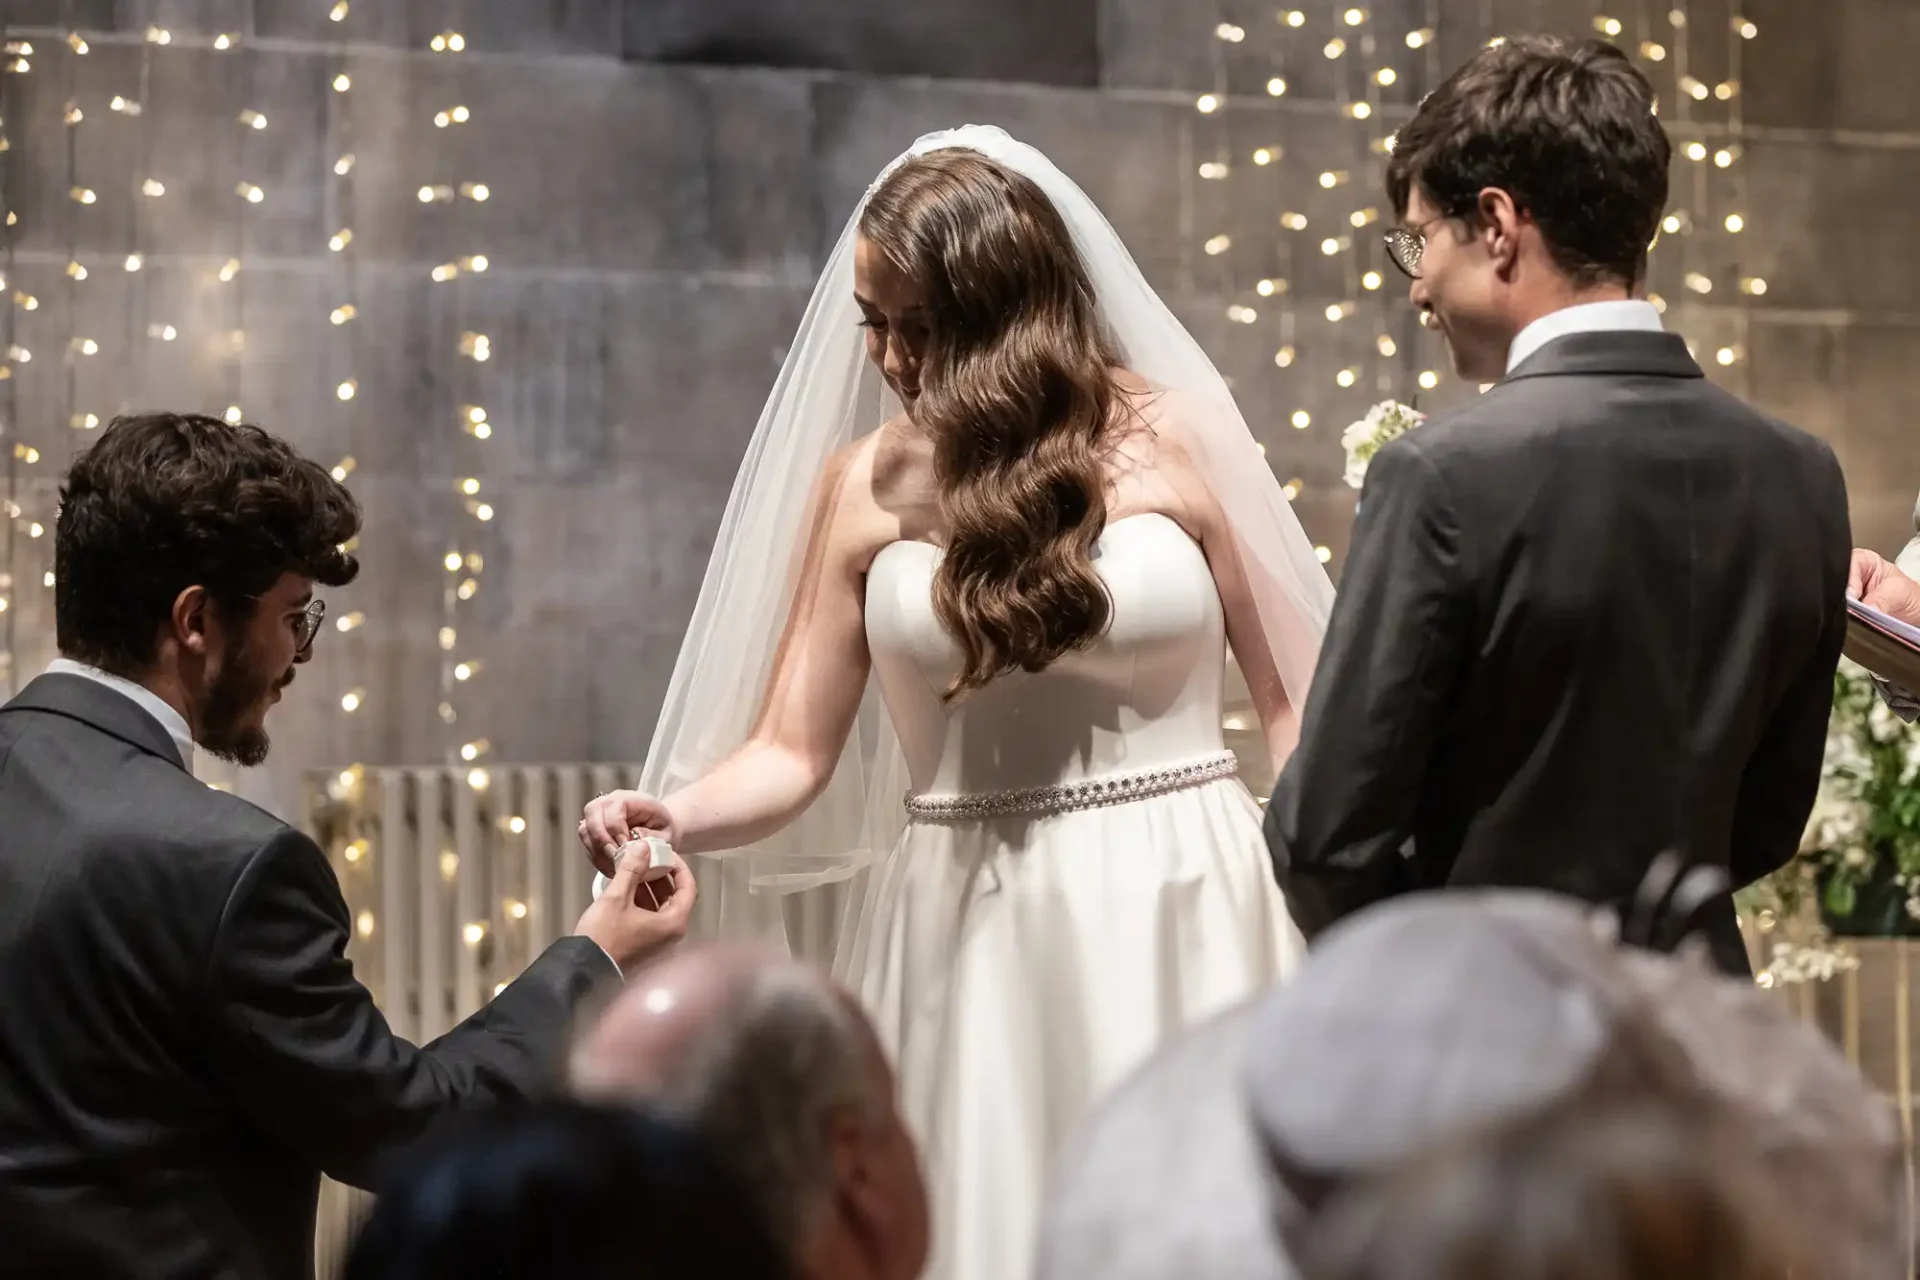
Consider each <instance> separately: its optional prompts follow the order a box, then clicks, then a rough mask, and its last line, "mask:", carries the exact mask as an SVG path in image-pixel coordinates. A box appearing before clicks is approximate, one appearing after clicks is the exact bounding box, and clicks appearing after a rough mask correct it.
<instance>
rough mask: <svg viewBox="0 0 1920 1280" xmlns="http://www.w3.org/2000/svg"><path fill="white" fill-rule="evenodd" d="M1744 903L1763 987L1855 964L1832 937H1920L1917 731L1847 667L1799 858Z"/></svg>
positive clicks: (1747, 892) (1839, 676)
mask: <svg viewBox="0 0 1920 1280" xmlns="http://www.w3.org/2000/svg"><path fill="white" fill-rule="evenodd" d="M1738 900H1739V901H1740V904H1741V907H1742V913H1743V914H1744V915H1745V917H1746V919H1747V920H1748V921H1749V923H1751V924H1752V925H1753V926H1754V927H1755V928H1756V929H1757V930H1758V932H1759V934H1760V935H1761V939H1762V948H1763V951H1764V952H1765V956H1766V960H1767V964H1766V967H1765V968H1764V969H1763V970H1761V972H1760V974H1759V975H1758V976H1759V980H1760V983H1761V985H1762V986H1780V985H1785V984H1788V983H1798V982H1818V981H1824V980H1825V979H1827V978H1829V977H1831V976H1832V975H1833V974H1834V973H1835V972H1841V971H1845V970H1847V969H1850V968H1854V967H1857V966H1858V964H1859V959H1858V957H1857V956H1856V955H1855V954H1854V953H1853V950H1852V947H1851V946H1850V945H1849V944H1848V943H1847V941H1846V940H1845V939H1844V938H1836V937H1835V936H1834V932H1835V931H1836V930H1837V931H1839V932H1842V933H1845V934H1848V935H1851V936H1868V935H1872V936H1889V935H1891V936H1903V935H1904V936H1909V937H1911V936H1915V935H1920V728H1915V727H1913V726H1910V725H1907V724H1904V723H1903V722H1902V721H1901V720H1900V719H1899V717H1897V716H1895V715H1894V714H1893V713H1892V712H1891V711H1890V710H1888V709H1887V706H1886V704H1885V703H1884V702H1883V701H1882V699H1881V698H1880V695H1879V694H1878V693H1877V692H1876V691H1875V689H1874V687H1873V684H1872V682H1871V681H1870V680H1869V679H1868V678H1867V674H1866V672H1865V671H1863V670H1862V669H1861V668H1859V667H1858V666H1856V665H1855V664H1854V663H1852V662H1851V661H1847V660H1844V659H1843V660H1842V661H1841V663H1840V670H1839V671H1838V672H1837V673H1836V674H1835V676H1834V700H1833V716H1832V719H1831V720H1830V722H1829V724H1828V728H1827V749H1826V759H1825V762H1824V765H1823V767H1822V769H1821V773H1820V793H1819V797H1818V798H1817V799H1816V800H1815V802H1814V806H1813V812H1812V813H1811V814H1810V815H1808V819H1807V827H1806V833H1805V835H1804V836H1803V838H1802V840H1801V844H1800V854H1799V856H1798V857H1796V858H1795V859H1794V860H1793V861H1792V862H1790V863H1788V864H1787V865H1786V866H1785V867H1782V868H1781V869H1780V870H1779V871H1776V872H1774V873H1773V874H1772V875H1771V876H1768V877H1767V878H1766V879H1764V880H1762V881H1760V882H1759V883H1758V884H1755V885H1752V886H1749V887H1748V888H1746V889H1744V890H1742V891H1741V893H1740V894H1739V895H1738ZM1902 917H1904V919H1902Z"/></svg>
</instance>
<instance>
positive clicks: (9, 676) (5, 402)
mask: <svg viewBox="0 0 1920 1280" xmlns="http://www.w3.org/2000/svg"><path fill="white" fill-rule="evenodd" d="M26 61H27V59H26V55H25V53H24V52H23V51H22V48H21V46H20V45H19V44H18V43H16V42H15V41H14V40H12V39H10V38H9V36H8V33H7V24H6V19H5V17H4V16H0V64H3V66H0V256H3V257H4V269H3V270H0V299H5V300H7V302H6V305H5V306H4V307H0V317H4V318H0V451H4V452H3V453H0V467H4V468H5V471H6V497H5V499H4V501H5V504H6V505H5V507H4V508H3V509H0V515H4V516H5V517H6V518H5V519H4V520H0V539H4V540H5V544H6V545H5V547H4V549H3V550H4V558H3V559H0V694H4V695H5V696H7V697H12V696H13V692H14V687H15V683H16V673H15V670H14V662H15V657H14V655H15V652H16V645H17V642H18V628H19V625H20V623H19V619H20V611H19V610H18V609H17V608H15V607H14V605H13V599H14V594H15V587H14V583H15V582H16V581H17V574H18V572H19V556H18V553H19V545H18V520H19V515H20V467H21V461H22V459H21V457H20V455H19V454H18V453H17V452H16V450H17V449H18V448H19V447H20V442H19V438H18V436H19V421H20V419H19V407H20V392H19V386H18V383H17V380H16V379H15V378H14V376H13V357H12V352H13V351H14V349H15V347H16V346H17V345H18V344H17V339H16V330H17V317H18V310H17V308H18V306H19V304H18V303H15V302H13V301H12V299H13V298H14V297H15V296H16V293H15V290H16V289H17V285H16V278H17V277H16V276H15V269H16V266H17V264H16V261H15V257H16V255H15V244H16V242H17V232H18V224H19V216H18V215H17V214H16V213H15V211H14V210H15V205H16V203H17V201H16V199H15V192H14V183H15V182H16V181H17V180H18V168H17V165H16V164H15V162H14V160H13V147H12V143H11V141H10V139H9V135H8V128H9V121H11V119H12V118H13V117H12V110H13V94H12V93H10V92H9V87H10V83H11V81H12V76H11V75H10V74H5V72H13V71H17V70H19V69H20V67H21V66H22V65H23V64H25V63H26Z"/></svg>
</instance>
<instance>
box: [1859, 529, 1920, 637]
mask: <svg viewBox="0 0 1920 1280" xmlns="http://www.w3.org/2000/svg"><path fill="white" fill-rule="evenodd" d="M1847 594H1848V595H1849V596H1851V597H1853V598H1854V599H1856V600H1858V601H1859V602H1860V603H1861V604H1864V605H1868V606H1871V607H1872V608H1875V609H1878V610H1879V611H1880V612H1882V613H1884V614H1886V615H1887V616H1888V617H1891V618H1898V619H1899V620H1900V621H1902V622H1904V623H1906V624H1907V625H1909V626H1914V627H1920V582H1915V581H1914V580H1913V579H1912V578H1909V577H1908V576H1907V575H1906V574H1904V573H1902V572H1900V570H1899V569H1898V568H1896V567H1895V566H1894V565H1892V564H1890V563H1888V562H1887V561H1886V560H1885V559H1883V558H1881V557H1880V556H1877V555H1875V554H1874V553H1873V552H1871V551H1868V550H1865V549H1864V548H1861V549H1857V550H1855V551H1854V553H1853V564H1852V566H1851V567H1850V568H1849V570H1848V572H1847Z"/></svg>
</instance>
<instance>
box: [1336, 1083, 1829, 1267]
mask: <svg viewBox="0 0 1920 1280" xmlns="http://www.w3.org/2000/svg"><path fill="white" fill-rule="evenodd" d="M1596 1094H1597V1091H1596ZM1758 1166H1759V1153H1757V1152H1755V1151H1752V1150H1751V1149H1750V1148H1749V1146H1748V1144H1747V1142H1746V1141H1745V1136H1744V1135H1743V1134H1741V1133H1740V1132H1739V1131H1738V1129H1737V1127H1736V1126H1735V1125H1734V1124H1733V1122H1732V1119H1731V1117H1729V1116H1728V1115H1726V1114H1725V1113H1724V1111H1723V1109H1722V1108H1720V1107H1718V1106H1716V1105H1714V1102H1713V1100H1712V1099H1711V1098H1701V1097H1699V1096H1695V1095H1691V1094H1686V1093H1682V1094H1680V1095H1678V1096H1669V1097H1655V1096H1644V1097H1639V1098H1618V1097H1616V1098H1611V1099H1608V1098H1602V1097H1599V1096H1589V1097H1585V1098H1581V1099H1578V1100H1576V1101H1573V1102H1572V1103H1570V1104H1569V1105H1566V1106H1561V1107H1554V1108H1551V1109H1550V1110H1548V1111H1547V1112H1544V1113H1541V1114H1538V1115H1531V1116H1525V1117H1522V1118H1521V1119H1520V1120H1518V1121H1516V1122H1513V1123H1510V1124H1506V1125H1501V1126H1497V1127H1496V1128H1494V1129H1493V1130H1491V1131H1488V1132H1483V1133H1478V1134H1475V1135H1472V1136H1471V1137H1468V1138H1465V1139H1462V1140H1458V1141H1454V1142H1448V1143H1443V1144H1442V1145H1441V1146H1440V1147H1439V1148H1438V1149H1436V1150H1434V1151H1431V1152H1428V1153H1426V1154H1424V1155H1422V1156H1420V1157H1417V1158H1415V1159H1413V1160H1411V1161H1409V1162H1408V1164H1407V1165H1406V1166H1405V1167H1404V1168H1401V1169H1397V1170H1395V1171H1394V1172H1392V1173H1391V1174H1389V1175H1387V1176H1385V1177H1384V1178H1380V1179H1377V1180H1371V1181H1369V1182H1366V1183H1364V1184H1362V1185H1360V1186H1357V1187H1354V1188H1352V1189H1351V1190H1350V1191H1348V1192H1346V1193H1343V1194H1341V1195H1339V1196H1337V1197H1335V1199H1334V1201H1333V1202H1332V1203H1331V1204H1330V1205H1329V1206H1328V1207H1327V1209H1326V1211H1325V1212H1324V1213H1323V1214H1321V1215H1320V1216H1319V1218H1318V1219H1317V1220H1316V1222H1315V1224H1314V1225H1313V1227H1312V1228H1311V1229H1310V1230H1309V1231H1308V1232H1307V1233H1306V1235H1305V1238H1304V1239H1303V1240H1302V1242H1301V1251H1300V1252H1301V1271H1302V1273H1303V1274H1304V1275H1305V1276H1307V1277H1308V1278H1309V1280H1787V1278H1788V1277H1789V1276H1792V1275H1795V1274H1799V1275H1819V1274H1822V1273H1821V1271H1820V1269H1819V1265H1818V1264H1819V1262H1820V1258H1819V1256H1818V1252H1817V1246H1818V1241H1817V1240H1811V1239H1807V1238H1805V1237H1799V1238H1796V1237H1795V1235H1794V1234H1793V1233H1792V1232H1791V1231H1790V1230H1789V1229H1788V1227H1787V1225H1786V1224H1787V1223H1789V1222H1791V1221H1793V1218H1792V1217H1791V1214H1790V1213H1788V1214H1782V1213H1780V1212H1777V1210H1778V1209H1779V1208H1780V1206H1776V1205H1774V1204H1773V1203H1772V1198H1771V1197H1770V1196H1769V1195H1768V1194H1767V1192H1768V1187H1767V1184H1766V1182H1765V1180H1764V1178H1760V1177H1757V1176H1756V1173H1757V1170H1758ZM1802 1225H1803V1226H1804V1225H1806V1224H1802ZM1810 1246H1811V1247H1810Z"/></svg>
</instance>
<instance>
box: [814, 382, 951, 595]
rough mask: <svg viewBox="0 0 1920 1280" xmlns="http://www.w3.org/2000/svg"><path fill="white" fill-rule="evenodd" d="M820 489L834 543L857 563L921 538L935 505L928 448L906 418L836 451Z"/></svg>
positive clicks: (930, 456) (928, 445)
mask: <svg viewBox="0 0 1920 1280" xmlns="http://www.w3.org/2000/svg"><path fill="white" fill-rule="evenodd" d="M822 487H823V490H824V491H825V492H826V494H827V497H828V502H827V510H828V511H829V512H830V513H831V520H832V524H833V540H834V541H835V542H836V543H839V544H840V545H841V546H842V547H844V548H845V549H846V550H847V551H848V553H849V554H851V555H853V556H855V557H856V558H858V559H860V560H861V561H862V562H864V560H865V559H868V558H870V557H871V556H872V554H873V553H875V552H877V551H878V550H879V549H880V548H881V547H883V546H885V545H886V544H887V543H889V542H895V541H899V540H900V539H902V538H912V537H921V536H924V533H923V531H922V529H921V526H922V525H925V524H927V523H928V521H929V520H930V519H931V516H932V513H933V512H934V511H936V510H937V507H938V498H937V493H936V491H935V489H934V486H933V451H932V447H931V445H930V444H929V443H928V441H927V440H926V438H925V436H924V435H922V434H920V433H919V432H917V431H915V430H914V429H913V426H912V424H911V423H910V422H908V421H907V419H906V418H905V417H901V418H897V419H895V420H893V421H890V422H887V423H885V424H884V425H882V426H881V427H880V428H878V429H877V430H875V431H871V432H868V433H867V434H866V435H864V436H861V437H860V438H859V439H857V440H854V441H852V442H850V443H848V444H846V445H843V446H842V447H841V448H840V449H838V450H837V451H835V453H834V454H833V456H832V457H831V458H829V459H828V460H827V465H826V467H825V474H824V476H823V478H822Z"/></svg>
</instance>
